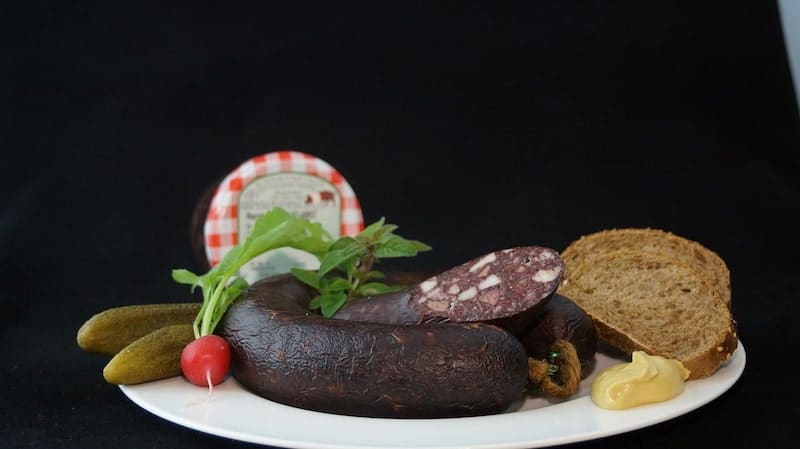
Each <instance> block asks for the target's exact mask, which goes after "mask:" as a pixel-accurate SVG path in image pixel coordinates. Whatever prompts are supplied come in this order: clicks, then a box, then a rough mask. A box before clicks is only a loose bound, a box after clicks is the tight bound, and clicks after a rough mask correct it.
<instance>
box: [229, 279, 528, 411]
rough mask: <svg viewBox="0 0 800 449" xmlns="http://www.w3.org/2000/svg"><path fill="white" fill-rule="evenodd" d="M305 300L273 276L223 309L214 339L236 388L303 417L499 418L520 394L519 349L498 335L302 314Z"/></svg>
mask: <svg viewBox="0 0 800 449" xmlns="http://www.w3.org/2000/svg"><path fill="white" fill-rule="evenodd" d="M314 294H315V293H314V292H313V291H312V290H311V289H309V288H307V287H306V286H305V285H303V284H302V283H300V282H299V281H297V280H295V278H294V277H292V276H291V275H279V276H273V277H270V278H266V279H264V280H261V281H258V282H256V283H254V284H253V285H251V286H250V287H249V288H248V289H247V290H246V291H245V292H244V293H243V294H242V296H241V297H240V298H239V299H237V300H236V301H235V302H234V303H233V304H232V305H231V307H230V308H229V309H228V311H227V312H226V314H225V316H224V318H223V319H222V321H221V322H220V324H219V326H218V327H217V333H218V334H219V335H221V336H222V337H224V338H225V339H226V340H227V341H228V342H229V343H230V345H231V349H232V366H231V373H232V375H233V377H235V378H236V379H237V380H238V381H239V382H240V383H241V384H242V385H243V386H244V387H245V388H247V389H248V390H250V391H252V392H254V393H255V394H258V395H260V396H263V397H265V398H268V399H270V400H273V401H276V402H280V403H284V404H288V405H292V406H296V407H301V408H305V409H311V410H316V411H322V412H328V413H338V414H347V415H357V416H372V417H395V418H432V417H456V416H472V415H485V414H492V413H499V412H502V411H504V410H506V409H508V408H509V407H510V406H511V404H512V403H514V402H515V401H518V400H520V399H521V398H522V397H523V396H524V394H525V389H526V384H527V366H528V365H527V354H526V353H525V349H524V348H523V346H522V344H521V343H520V342H519V340H518V339H517V338H515V337H514V336H513V335H511V334H510V333H508V332H507V331H505V330H503V329H501V328H499V327H497V326H493V325H490V324H486V323H435V324H425V325H414V326H408V325H394V324H380V323H368V322H356V321H349V320H338V319H329V318H323V317H321V316H319V315H316V314H312V313H310V312H309V311H308V309H307V307H308V302H309V300H310V299H311V298H312V297H313V296H314Z"/></svg>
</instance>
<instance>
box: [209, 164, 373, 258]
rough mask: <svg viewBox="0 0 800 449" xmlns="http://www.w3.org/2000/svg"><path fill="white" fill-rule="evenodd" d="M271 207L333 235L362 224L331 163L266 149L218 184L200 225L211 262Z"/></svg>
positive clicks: (353, 231)
mask: <svg viewBox="0 0 800 449" xmlns="http://www.w3.org/2000/svg"><path fill="white" fill-rule="evenodd" d="M272 207H283V208H284V209H286V210H287V211H289V212H290V213H292V214H294V215H297V216H302V217H304V218H308V219H309V220H311V221H315V222H319V223H321V224H322V225H323V227H325V229H326V230H327V231H328V232H329V233H330V234H331V235H332V236H333V237H334V238H338V237H341V236H346V235H347V236H352V235H355V234H357V233H358V232H359V231H361V230H362V229H363V228H364V219H363V216H362V214H361V206H360V204H359V202H358V198H356V195H355V192H353V189H352V188H351V187H350V184H348V183H347V181H346V180H345V178H344V177H343V176H342V175H341V174H340V173H339V172H338V171H336V169H334V168H333V167H332V166H331V165H330V164H328V163H327V162H325V161H323V160H321V159H319V158H317V157H315V156H312V155H309V154H306V153H301V152H297V151H276V152H272V153H267V154H263V155H259V156H256V157H253V158H252V159H250V160H248V161H245V162H244V163H243V164H241V165H239V166H238V167H237V168H236V169H235V170H233V171H232V172H231V173H230V174H229V175H228V176H227V177H225V179H223V180H222V182H221V183H220V184H219V187H217V191H216V193H215V194H214V197H213V199H212V200H211V205H210V207H209V210H208V215H207V217H206V221H205V226H204V229H203V233H204V239H205V248H206V256H207V257H208V261H209V263H210V264H211V266H214V265H216V264H217V263H219V261H220V260H222V257H223V256H224V255H225V253H226V252H228V251H229V250H230V249H231V248H233V247H234V246H235V245H236V244H237V243H238V242H239V239H240V238H246V236H247V234H249V230H250V229H251V228H252V224H253V222H254V221H255V218H257V217H258V216H261V215H263V214H264V213H265V212H267V211H268V210H269V209H271V208H272Z"/></svg>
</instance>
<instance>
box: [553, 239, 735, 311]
mask: <svg viewBox="0 0 800 449" xmlns="http://www.w3.org/2000/svg"><path fill="white" fill-rule="evenodd" d="M620 249H635V250H639V251H646V252H651V253H655V254H658V255H660V256H664V257H670V258H673V259H679V260H681V261H683V262H684V263H685V264H687V265H691V266H694V267H696V268H698V269H699V271H702V272H703V273H705V276H707V277H708V280H709V284H711V285H712V286H714V287H715V288H717V290H718V291H719V295H720V298H722V300H723V301H724V302H725V304H727V305H728V307H730V303H731V275H730V270H729V269H728V266H727V264H726V263H725V261H724V260H723V259H722V257H720V255H719V254H717V253H716V252H715V251H713V250H711V249H709V248H707V247H706V246H704V245H703V244H701V243H700V242H697V241H695V240H690V239H687V238H685V237H681V236H679V235H676V234H674V233H672V232H669V231H665V230H663V229H656V228H612V229H606V230H602V231H598V232H595V233H592V234H587V235H583V236H581V237H580V238H578V239H577V240H575V241H574V242H572V243H570V244H569V246H567V248H566V249H565V250H564V251H562V252H561V258H562V260H564V263H565V264H567V266H568V267H569V266H570V265H572V266H573V268H576V267H577V265H579V264H580V263H581V262H582V260H583V259H585V258H586V257H589V256H592V255H597V254H603V253H608V252H611V251H616V250H620Z"/></svg>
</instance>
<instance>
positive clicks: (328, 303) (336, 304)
mask: <svg viewBox="0 0 800 449" xmlns="http://www.w3.org/2000/svg"><path fill="white" fill-rule="evenodd" d="M345 301H347V295H346V294H345V293H344V292H339V293H329V294H327V295H322V299H321V300H320V306H321V307H320V308H321V309H322V316H324V317H326V318H330V317H332V316H333V315H334V314H335V313H336V312H338V311H339V309H340V308H341V307H342V306H343V305H344V303H345Z"/></svg>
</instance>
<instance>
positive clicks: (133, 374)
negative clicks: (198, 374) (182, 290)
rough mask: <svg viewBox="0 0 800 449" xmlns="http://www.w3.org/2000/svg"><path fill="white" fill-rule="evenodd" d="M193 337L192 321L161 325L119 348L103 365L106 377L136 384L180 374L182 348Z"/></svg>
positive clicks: (115, 382)
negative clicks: (106, 363) (159, 327)
mask: <svg viewBox="0 0 800 449" xmlns="http://www.w3.org/2000/svg"><path fill="white" fill-rule="evenodd" d="M192 340H194V328H193V327H192V325H191V324H175V325H170V326H165V327H162V328H161V329H157V330H155V331H153V332H151V333H149V334H147V335H145V336H143V337H141V338H139V339H138V340H136V341H134V342H133V343H131V344H129V345H128V346H126V347H125V348H123V349H122V350H121V351H119V352H118V353H117V355H115V356H114V358H112V359H111V361H110V362H108V365H106V367H105V368H104V369H103V377H104V378H105V379H106V382H108V383H112V384H116V385H133V384H139V383H142V382H149V381H151V380H158V379H164V378H167V377H174V376H179V375H180V374H181V352H183V348H184V347H185V346H186V345H187V344H189V343H190V342H191V341H192Z"/></svg>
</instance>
